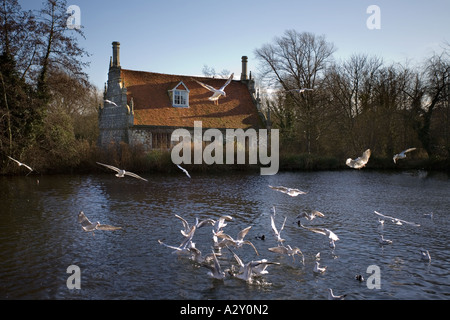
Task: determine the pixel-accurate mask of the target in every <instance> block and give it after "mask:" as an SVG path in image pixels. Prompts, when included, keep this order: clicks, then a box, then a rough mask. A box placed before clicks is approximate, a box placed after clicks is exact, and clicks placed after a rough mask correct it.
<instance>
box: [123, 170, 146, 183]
mask: <svg viewBox="0 0 450 320" xmlns="http://www.w3.org/2000/svg"><path fill="white" fill-rule="evenodd" d="M124 174H125V175H127V176H130V177H133V178H137V179H141V180H144V181H148V180H147V179H144V178H142V177H141V176H138V175H137V174H136V173H133V172H129V171H125V173H124Z"/></svg>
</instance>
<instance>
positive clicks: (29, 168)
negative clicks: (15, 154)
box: [8, 156, 33, 171]
mask: <svg viewBox="0 0 450 320" xmlns="http://www.w3.org/2000/svg"><path fill="white" fill-rule="evenodd" d="M8 158H10V159H11V160H12V161H14V162H16V163H17V164H18V165H19V166H24V167H25V168H27V169H28V170H30V171H33V169H32V168H31V167H30V166H28V165H26V164H25V163H22V162H20V161H17V160H16V159H14V158H11V157H10V156H8Z"/></svg>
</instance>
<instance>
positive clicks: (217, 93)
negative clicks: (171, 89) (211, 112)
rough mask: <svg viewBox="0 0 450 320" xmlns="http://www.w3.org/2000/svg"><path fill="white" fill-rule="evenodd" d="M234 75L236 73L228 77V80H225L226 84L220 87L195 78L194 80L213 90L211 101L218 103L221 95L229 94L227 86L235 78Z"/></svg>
mask: <svg viewBox="0 0 450 320" xmlns="http://www.w3.org/2000/svg"><path fill="white" fill-rule="evenodd" d="M233 76H234V73H232V74H231V76H230V77H229V78H228V80H227V82H225V84H224V85H223V86H222V87H221V88H220V89H216V88H214V87H212V86H210V85H208V84H206V83H203V82H200V81H197V80H195V79H194V81H195V82H197V83H198V84H199V85H201V86H202V87H203V88H205V89H208V90H209V91H211V92H213V95H212V96H211V97H209V98H208V99H209V100H210V101H214V104H215V105H218V104H219V98H220V96H224V97H226V96H227V94H226V93H225V87H226V86H228V85H229V84H230V82H231V80H233Z"/></svg>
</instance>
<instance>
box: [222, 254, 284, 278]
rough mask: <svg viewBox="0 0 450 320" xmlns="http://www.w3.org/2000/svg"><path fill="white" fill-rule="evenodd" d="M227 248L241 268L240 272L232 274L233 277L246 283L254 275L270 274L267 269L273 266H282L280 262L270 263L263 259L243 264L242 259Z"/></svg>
mask: <svg viewBox="0 0 450 320" xmlns="http://www.w3.org/2000/svg"><path fill="white" fill-rule="evenodd" d="M227 248H228V250H230V252H231V253H232V254H233V257H234V259H235V260H236V263H237V264H238V266H239V271H238V272H237V273H232V275H233V276H235V277H237V278H239V279H242V280H245V281H251V280H252V275H253V274H255V275H263V274H267V273H269V272H268V271H267V270H266V269H267V267H268V266H269V265H271V264H275V265H280V263H278V262H270V261H268V260H267V259H261V260H256V261H254V260H252V261H250V262H248V263H246V264H244V262H242V260H241V258H239V256H238V255H237V254H236V253H234V252H233V251H232V250H231V249H230V248H229V247H227Z"/></svg>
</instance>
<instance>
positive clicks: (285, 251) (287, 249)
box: [268, 245, 305, 265]
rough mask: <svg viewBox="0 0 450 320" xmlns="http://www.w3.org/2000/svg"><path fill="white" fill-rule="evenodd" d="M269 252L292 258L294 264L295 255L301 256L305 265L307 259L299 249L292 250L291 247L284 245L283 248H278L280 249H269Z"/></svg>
mask: <svg viewBox="0 0 450 320" xmlns="http://www.w3.org/2000/svg"><path fill="white" fill-rule="evenodd" d="M268 250H269V251H271V252H275V253H279V254H286V255H288V256H291V257H292V261H293V262H295V257H294V255H296V254H297V255H299V256H300V255H301V256H302V261H303V265H304V264H305V257H304V256H303V253H302V251H301V250H300V249H299V248H297V247H295V248H292V247H291V246H290V245H287V246H284V245H283V246H278V247H272V248H269V249H268Z"/></svg>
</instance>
